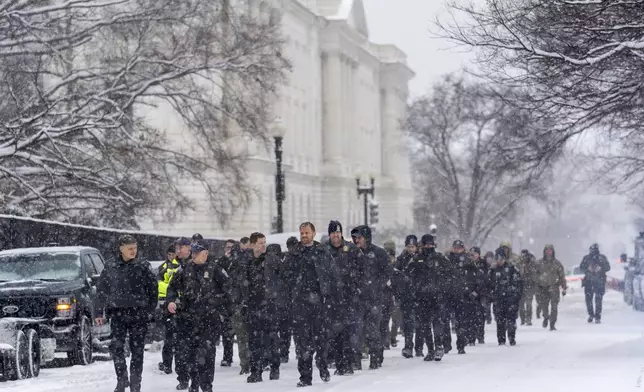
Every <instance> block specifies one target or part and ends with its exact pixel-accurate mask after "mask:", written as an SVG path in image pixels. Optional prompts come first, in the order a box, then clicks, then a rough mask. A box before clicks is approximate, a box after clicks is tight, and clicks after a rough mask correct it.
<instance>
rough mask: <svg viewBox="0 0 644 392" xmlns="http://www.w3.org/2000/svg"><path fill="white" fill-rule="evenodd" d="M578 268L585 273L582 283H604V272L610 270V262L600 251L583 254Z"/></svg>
mask: <svg viewBox="0 0 644 392" xmlns="http://www.w3.org/2000/svg"><path fill="white" fill-rule="evenodd" d="M579 268H580V269H581V271H582V272H583V273H584V274H585V276H584V284H594V285H602V284H606V273H607V272H608V271H610V263H609V262H608V259H607V258H606V256H604V255H603V254H601V253H596V254H593V253H591V254H588V255H586V256H584V258H583V260H582V261H581V264H579Z"/></svg>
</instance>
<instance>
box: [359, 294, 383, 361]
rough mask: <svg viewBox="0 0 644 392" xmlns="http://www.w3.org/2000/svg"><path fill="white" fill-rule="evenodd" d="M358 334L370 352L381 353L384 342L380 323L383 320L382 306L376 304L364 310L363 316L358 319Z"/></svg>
mask: <svg viewBox="0 0 644 392" xmlns="http://www.w3.org/2000/svg"><path fill="white" fill-rule="evenodd" d="M358 322H359V323H358V335H359V337H360V341H361V342H363V343H364V344H365V345H366V346H367V349H368V350H369V354H372V355H374V354H375V355H380V353H381V351H382V349H383V347H384V344H383V343H382V342H383V341H382V338H381V336H380V325H381V322H382V306H381V305H374V306H372V307H367V308H366V309H365V310H363V313H362V317H361V318H360V319H359V320H358Z"/></svg>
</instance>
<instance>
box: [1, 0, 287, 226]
mask: <svg viewBox="0 0 644 392" xmlns="http://www.w3.org/2000/svg"><path fill="white" fill-rule="evenodd" d="M0 10H1V11H2V12H1V13H0V36H1V37H2V38H0V76H1V77H2V81H3V83H1V84H0V209H2V210H5V211H11V212H17V213H20V214H24V215H30V216H35V217H42V218H57V219H62V220H68V221H73V222H79V221H80V222H79V223H86V222H92V221H94V223H96V219H95V218H96V217H95V215H99V214H100V215H101V216H111V217H113V219H112V222H100V223H108V224H109V223H114V222H119V223H118V224H121V225H123V224H129V225H135V224H134V219H133V217H134V216H135V215H140V214H145V213H146V212H148V211H153V210H159V209H161V210H164V211H165V212H169V213H176V212H179V211H181V210H182V209H185V208H189V207H190V206H191V204H192V200H191V197H190V196H191V195H189V194H186V193H185V192H184V191H185V190H184V189H182V188H184V187H186V186H187V184H188V183H193V184H194V183H196V184H200V185H201V186H202V187H203V189H204V190H205V192H206V194H207V199H208V200H209V201H210V204H211V207H212V211H213V217H216V218H219V219H220V221H221V222H226V221H227V220H228V219H229V217H230V215H231V214H232V213H234V212H235V211H236V209H237V208H239V207H240V206H243V205H244V204H245V203H246V202H247V201H248V196H249V193H250V191H251V188H250V185H249V184H248V183H247V182H246V178H245V177H246V176H245V170H244V159H245V156H244V153H243V150H240V149H231V148H230V146H231V145H232V144H235V141H236V140H240V137H244V136H247V137H251V138H259V139H265V138H266V135H267V133H266V127H267V124H268V123H269V121H270V118H269V117H270V113H269V110H270V105H268V102H269V100H270V99H271V98H272V97H273V94H275V92H276V89H277V87H278V85H279V84H280V83H281V82H282V81H283V80H284V72H285V71H286V70H287V69H288V67H289V64H288V61H286V60H285V59H284V58H283V57H282V56H281V46H282V44H283V41H282V38H281V35H280V32H279V26H278V25H276V24H275V23H273V22H272V21H268V20H260V19H257V18H251V17H250V16H249V15H247V14H245V13H243V12H237V11H235V9H233V8H232V7H231V6H230V4H229V0H215V1H212V0H209V1H208V0H183V1H176V0H67V1H63V0H50V1H49V2H42V1H28V0H25V1H19V2H16V1H9V0H4V1H0ZM168 112H170V113H171V115H172V116H174V117H175V118H176V119H178V122H179V124H180V127H181V129H179V130H174V131H175V133H176V134H179V135H182V136H183V137H182V140H184V142H181V141H179V142H178V141H177V137H176V135H175V137H174V138H172V137H170V135H168V134H167V131H168V130H167V129H163V128H162V127H160V126H158V125H156V126H155V125H154V123H155V122H154V121H151V120H154V117H155V116H158V115H160V114H163V115H164V118H165V117H167V116H169V113H168ZM170 215H171V214H170ZM126 222H128V223H126Z"/></svg>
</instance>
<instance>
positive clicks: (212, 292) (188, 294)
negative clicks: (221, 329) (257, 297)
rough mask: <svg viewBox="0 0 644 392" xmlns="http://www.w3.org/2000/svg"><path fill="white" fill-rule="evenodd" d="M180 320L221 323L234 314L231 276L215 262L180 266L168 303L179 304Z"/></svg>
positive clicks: (171, 282)
mask: <svg viewBox="0 0 644 392" xmlns="http://www.w3.org/2000/svg"><path fill="white" fill-rule="evenodd" d="M178 293H181V298H180V303H179V304H178V309H179V310H178V313H179V316H180V317H186V318H189V319H196V320H203V321H206V322H213V323H219V322H220V321H221V319H222V318H223V317H229V316H230V315H231V313H232V311H231V302H230V296H229V293H230V287H229V276H228V273H227V272H226V270H224V269H223V268H221V266H220V265H219V264H217V263H216V261H215V260H214V259H211V258H208V260H207V261H206V262H205V263H204V264H196V263H195V262H191V263H189V264H187V265H186V266H185V267H181V268H180V269H179V271H177V273H176V274H175V275H174V278H173V279H172V281H170V285H169V286H168V296H167V298H166V302H167V303H170V302H177V299H179V296H178Z"/></svg>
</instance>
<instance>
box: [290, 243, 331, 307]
mask: <svg viewBox="0 0 644 392" xmlns="http://www.w3.org/2000/svg"><path fill="white" fill-rule="evenodd" d="M285 263H286V264H287V268H288V269H289V272H288V273H287V276H288V275H290V276H288V277H287V280H290V281H291V282H292V284H293V285H292V286H291V291H290V292H291V299H292V301H293V303H294V304H296V305H313V306H320V305H321V304H322V302H326V301H327V300H329V301H330V300H332V299H333V297H334V293H333V292H332V290H333V288H332V282H333V279H334V278H333V268H332V264H333V257H332V256H331V254H330V253H329V251H328V250H327V248H326V247H325V246H324V245H322V244H320V243H319V242H317V241H315V242H314V243H313V244H312V245H311V246H304V245H302V243H298V244H297V245H296V246H295V248H294V249H293V252H289V254H288V255H287V256H286V260H285Z"/></svg>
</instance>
